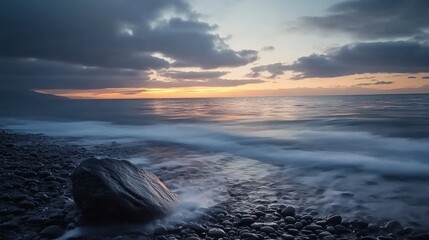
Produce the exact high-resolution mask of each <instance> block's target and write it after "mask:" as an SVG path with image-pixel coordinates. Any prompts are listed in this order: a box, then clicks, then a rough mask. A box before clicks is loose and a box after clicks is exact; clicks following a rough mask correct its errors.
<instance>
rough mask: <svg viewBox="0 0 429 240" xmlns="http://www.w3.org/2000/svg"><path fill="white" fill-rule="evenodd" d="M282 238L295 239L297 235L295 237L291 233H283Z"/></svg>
mask: <svg viewBox="0 0 429 240" xmlns="http://www.w3.org/2000/svg"><path fill="white" fill-rule="evenodd" d="M282 238H283V239H284V240H294V239H295V237H294V236H292V235H289V234H282Z"/></svg>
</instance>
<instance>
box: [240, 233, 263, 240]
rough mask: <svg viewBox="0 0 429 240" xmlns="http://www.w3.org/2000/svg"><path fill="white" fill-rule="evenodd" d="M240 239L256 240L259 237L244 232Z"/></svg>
mask: <svg viewBox="0 0 429 240" xmlns="http://www.w3.org/2000/svg"><path fill="white" fill-rule="evenodd" d="M241 239H248V240H258V239H259V236H258V235H256V234H254V233H249V232H245V233H243V234H241Z"/></svg>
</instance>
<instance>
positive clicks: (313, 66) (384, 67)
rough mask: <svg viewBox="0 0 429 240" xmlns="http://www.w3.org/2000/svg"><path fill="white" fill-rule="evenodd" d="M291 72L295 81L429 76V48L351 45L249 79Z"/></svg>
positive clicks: (256, 71)
mask: <svg viewBox="0 0 429 240" xmlns="http://www.w3.org/2000/svg"><path fill="white" fill-rule="evenodd" d="M286 71H291V72H293V73H295V75H294V76H293V77H292V78H291V79H294V80H299V79H305V78H329V77H339V76H347V75H353V74H363V73H421V72H429V46H428V45H425V44H421V43H418V42H408V41H390V42H369V43H355V44H348V45H345V46H343V47H340V48H336V49H332V50H330V51H328V52H327V53H325V54H313V55H310V56H305V57H301V58H298V59H297V60H296V61H295V62H293V63H292V64H282V63H276V64H270V65H263V66H258V67H254V68H252V72H251V73H250V74H249V76H259V75H260V74H261V73H262V72H268V73H270V74H271V76H270V77H275V76H278V75H281V74H284V73H285V72H286Z"/></svg>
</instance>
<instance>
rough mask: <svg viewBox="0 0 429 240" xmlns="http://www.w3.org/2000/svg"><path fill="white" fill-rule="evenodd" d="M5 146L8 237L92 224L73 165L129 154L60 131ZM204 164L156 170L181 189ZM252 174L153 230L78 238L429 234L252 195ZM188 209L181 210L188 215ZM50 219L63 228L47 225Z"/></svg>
mask: <svg viewBox="0 0 429 240" xmlns="http://www.w3.org/2000/svg"><path fill="white" fill-rule="evenodd" d="M122 150H124V149H123V148H122V149H121V151H122ZM129 151H130V152H132V151H133V149H132V148H130V149H129ZM165 151H168V148H166V149H165ZM0 153H1V155H0V164H1V165H0V169H2V171H1V175H0V176H1V179H0V180H1V185H0V189H1V192H2V194H1V196H0V207H1V209H2V210H1V214H0V231H1V236H2V239H50V238H52V237H51V236H54V235H56V236H58V235H59V234H60V231H63V232H66V231H70V230H72V229H75V228H76V227H79V226H85V223H84V222H82V221H80V219H79V212H78V211H77V210H76V208H75V205H74V202H73V197H72V194H71V190H72V189H71V187H72V186H71V181H70V179H69V176H70V174H71V172H72V171H73V169H74V168H75V167H76V166H77V165H78V164H79V162H80V161H82V160H84V159H86V158H89V157H94V156H95V157H97V156H99V155H108V156H112V157H118V158H120V157H121V156H123V153H121V152H118V151H117V150H116V149H115V144H114V143H113V144H112V145H101V146H96V147H85V146H80V145H71V144H69V143H67V142H66V141H62V140H61V139H60V138H52V137H46V136H43V135H35V134H17V133H13V132H10V131H1V130H0ZM203 170H204V169H201V171H203ZM198 171H199V169H198V168H194V169H181V168H180V167H161V168H160V170H159V171H155V173H156V174H158V175H159V177H160V178H161V179H162V180H165V181H166V183H167V185H169V184H170V187H171V188H172V189H173V190H175V191H178V192H180V191H181V189H178V187H177V186H174V185H173V184H172V183H173V182H174V178H178V177H185V178H187V175H190V176H191V175H192V174H204V173H203V172H202V173H199V172H198ZM250 181H251V180H249V186H246V185H243V184H236V185H234V184H232V185H230V186H228V190H227V191H226V192H227V195H228V196H223V198H222V199H223V202H219V201H218V202H216V203H215V204H213V205H210V206H207V207H201V206H198V207H195V208H194V207H193V206H192V207H187V208H186V211H185V212H186V214H188V213H189V212H192V213H194V214H191V215H192V216H186V217H184V218H181V219H180V220H177V219H168V220H166V221H161V222H156V223H154V224H153V227H152V228H150V229H149V230H147V232H146V230H143V231H142V232H139V233H136V229H135V228H134V229H132V230H131V231H130V232H128V233H126V232H122V233H119V235H118V233H111V234H110V235H108V236H101V237H95V236H89V237H88V236H75V237H73V239H118V237H119V236H122V237H123V238H120V239H200V238H202V239H204V238H206V239H217V238H226V239H237V238H241V239H267V238H272V239H325V240H329V239H355V238H357V239H365V240H370V239H377V238H378V239H384V240H387V239H425V238H424V237H427V236H428V235H418V234H416V233H414V232H413V229H412V228H408V227H406V226H405V227H403V226H402V225H401V224H398V222H396V221H390V222H387V223H386V224H379V223H371V222H365V221H362V220H353V219H346V218H343V217H339V216H338V215H335V216H320V215H319V213H318V212H317V211H314V210H313V211H311V212H309V211H304V210H303V209H301V208H300V207H298V206H295V207H293V208H290V207H289V208H288V207H286V206H285V205H284V204H281V203H279V199H281V198H282V196H276V195H275V194H274V195H272V196H271V195H270V196H269V197H267V198H266V199H251V198H249V196H247V195H248V193H249V192H251V191H252V189H251V188H252V187H254V185H252V184H251V183H250ZM254 184H258V183H254ZM261 184H262V183H261ZM261 187H265V188H270V187H271V186H261ZM276 197H277V199H276ZM292 209H293V210H292ZM185 212H182V213H180V215H186V214H185ZM50 226H57V227H58V228H55V229H53V228H52V227H51V229H48V230H47V228H49V227H50ZM140 227H141V226H140ZM49 230H50V231H49ZM63 232H61V233H63Z"/></svg>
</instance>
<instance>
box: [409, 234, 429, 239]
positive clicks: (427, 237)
mask: <svg viewBox="0 0 429 240" xmlns="http://www.w3.org/2000/svg"><path fill="white" fill-rule="evenodd" d="M409 239H411V240H427V239H429V233H419V234H416V235H413V236H410V237H409Z"/></svg>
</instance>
